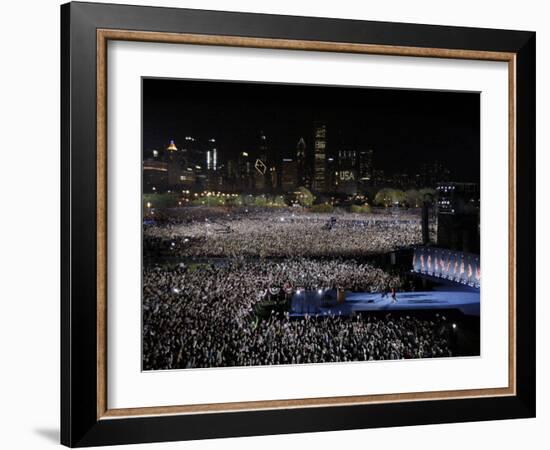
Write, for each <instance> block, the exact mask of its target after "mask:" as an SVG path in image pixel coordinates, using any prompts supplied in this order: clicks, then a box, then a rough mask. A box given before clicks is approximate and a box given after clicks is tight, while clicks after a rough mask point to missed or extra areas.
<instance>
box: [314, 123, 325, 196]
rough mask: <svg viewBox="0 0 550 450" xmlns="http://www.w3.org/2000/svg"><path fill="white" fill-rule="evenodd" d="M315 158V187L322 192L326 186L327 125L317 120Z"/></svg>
mask: <svg viewBox="0 0 550 450" xmlns="http://www.w3.org/2000/svg"><path fill="white" fill-rule="evenodd" d="M313 137H314V146H313V148H314V160H313V186H312V187H313V189H314V190H315V191H318V192H322V191H324V190H325V188H326V156H327V125H326V123H324V122H316V123H315V125H314V128H313Z"/></svg>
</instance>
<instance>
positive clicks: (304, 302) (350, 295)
mask: <svg viewBox="0 0 550 450" xmlns="http://www.w3.org/2000/svg"><path fill="white" fill-rule="evenodd" d="M445 288H447V289H445ZM396 298H397V302H394V301H393V299H392V297H391V294H388V295H387V296H386V297H382V294H381V293H367V292H346V297H345V300H344V302H343V303H338V302H337V301H336V291H335V290H328V291H322V292H321V291H307V292H304V291H302V292H301V293H296V294H295V295H294V296H293V298H292V301H291V306H290V316H291V317H300V316H304V315H306V314H307V315H321V316H323V315H329V314H332V315H346V316H347V315H352V314H354V313H361V312H368V311H387V312H391V311H418V310H450V309H456V310H459V311H460V312H462V313H463V314H465V315H472V316H479V290H478V289H468V288H463V289H460V288H455V287H454V286H440V287H439V289H434V290H431V291H417V292H397V293H396Z"/></svg>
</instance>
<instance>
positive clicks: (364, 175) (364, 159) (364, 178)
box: [358, 149, 374, 183]
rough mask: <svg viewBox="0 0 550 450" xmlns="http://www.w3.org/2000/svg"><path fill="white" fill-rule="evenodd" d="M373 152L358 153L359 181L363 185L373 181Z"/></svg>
mask: <svg viewBox="0 0 550 450" xmlns="http://www.w3.org/2000/svg"><path fill="white" fill-rule="evenodd" d="M373 153H374V152H373V150H372V149H368V150H361V151H360V152H359V155H358V156H359V161H358V163H359V164H358V166H359V180H360V181H361V182H363V183H370V182H372V179H373V166H372V158H373Z"/></svg>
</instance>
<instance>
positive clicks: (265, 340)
mask: <svg viewBox="0 0 550 450" xmlns="http://www.w3.org/2000/svg"><path fill="white" fill-rule="evenodd" d="M400 285H401V279H400V278H399V277H398V276H395V275H389V274H388V273H386V272H384V271H382V270H381V269H378V268H375V267H372V266H369V265H368V264H358V263H356V262H354V261H345V262H343V261H332V262H326V263H325V262H316V261H312V260H306V259H300V260H287V261H283V262H269V261H268V262H265V261H264V262H260V261H259V260H258V261H244V260H243V261H231V262H227V263H224V264H201V265H199V266H196V267H187V266H182V267H178V268H173V269H167V268H152V269H146V270H145V272H144V279H143V291H144V304H143V345H144V347H143V350H144V351H143V358H144V361H143V365H144V369H145V370H150V369H175V368H191V367H219V366H243V365H244V366H249V365H270V364H295V363H296V364H299V363H315V362H339V361H366V360H380V359H402V358H421V357H443V356H450V355H451V354H452V352H451V349H450V347H449V345H448V342H447V340H446V338H445V335H440V332H441V329H442V328H441V325H442V323H441V320H443V319H441V318H439V319H438V320H434V319H433V320H421V319H418V318H415V317H412V316H407V317H395V318H392V317H391V316H387V317H384V318H377V317H374V316H370V315H367V316H356V317H355V318H349V317H341V316H329V317H324V318H318V319H317V318H313V317H311V318H307V317H306V318H305V319H293V318H291V317H290V316H289V315H288V314H283V315H276V314H274V315H272V316H271V317H269V318H267V319H265V320H259V321H258V320H256V318H255V315H254V307H255V305H256V304H257V303H258V302H260V301H261V298H262V297H261V295H259V293H261V292H263V291H265V290H266V289H269V288H270V287H273V286H275V287H284V286H292V287H294V288H296V287H303V288H305V289H312V288H315V287H317V286H323V287H338V286H342V287H345V288H346V289H357V290H368V291H371V292H376V291H382V290H384V289H386V288H387V287H389V286H391V287H396V288H399V287H400Z"/></svg>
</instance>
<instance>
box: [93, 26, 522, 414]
mask: <svg viewBox="0 0 550 450" xmlns="http://www.w3.org/2000/svg"><path fill="white" fill-rule="evenodd" d="M109 40H122V41H140V42H157V43H172V44H176V43H179V44H195V45H216V46H231V47H251V48H267V49H286V50H306V51H323V52H340V53H363V54H377V55H392V56H414V57H432V58H451V59H470V60H487V61H501V62H507V63H508V74H509V77H508V79H509V82H508V86H509V92H508V95H509V111H508V140H509V144H508V177H509V180H508V181H509V192H508V206H509V217H508V227H509V231H508V251H509V267H508V275H509V286H508V308H509V316H508V330H509V333H508V387H505V388H489V389H467V390H449V391H432V392H411V393H402V394H379V395H357V396H343V397H322V398H305V399H304V398H303V399H288V400H264V401H247V402H232V403H212V404H201V405H174V406H150V407H141V408H120V409H108V405H107V358H106V353H107V218H106V214H107V207H106V206H107V188H106V183H107V176H106V174H107V112H106V109H107V42H108V41H109ZM515 130H516V54H515V53H505V52H489V51H475V50H457V49H444V48H422V47H402V46H388V45H371V44H354V43H341V42H322V41H299V40H287V39H267V38H247V37H238V36H217V35H200V34H181V33H158V32H147V31H131V30H114V29H98V30H97V354H98V360H97V419H98V420H101V419H114V418H121V417H132V416H155V415H167V414H198V413H220V412H235V411H253V410H265V409H289V408H306V407H327V406H346V405H357V404H374V403H391V402H405V401H406V402H410V401H422V400H424V401H425V400H448V399H462V398H476V397H477V398H479V397H497V396H514V395H516V261H515V260H516V234H515V230H516V142H515V141H516V136H515Z"/></svg>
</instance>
